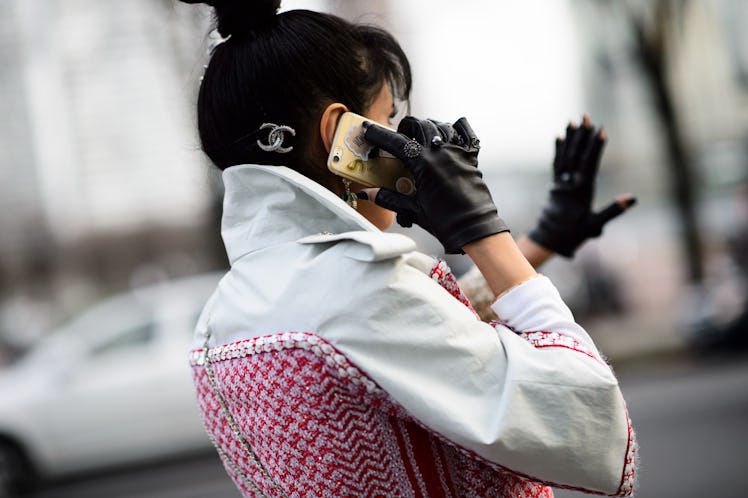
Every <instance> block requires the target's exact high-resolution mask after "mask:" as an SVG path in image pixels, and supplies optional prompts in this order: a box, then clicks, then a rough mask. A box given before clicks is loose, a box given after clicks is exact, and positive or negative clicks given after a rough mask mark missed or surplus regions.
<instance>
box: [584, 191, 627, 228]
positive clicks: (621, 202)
mask: <svg viewBox="0 0 748 498" xmlns="http://www.w3.org/2000/svg"><path fill="white" fill-rule="evenodd" d="M634 204H636V197H632V196H623V197H619V198H618V199H616V200H615V201H613V202H611V203H610V204H608V205H607V206H606V207H605V208H604V209H601V210H600V211H598V212H597V213H593V214H592V216H590V217H589V219H588V221H587V233H588V235H589V236H591V237H597V236H598V235H600V234H601V233H602V231H603V226H604V225H605V224H606V223H608V222H609V221H610V220H612V219H613V218H615V217H617V216H620V215H621V214H622V213H624V212H625V211H626V210H628V209H629V208H630V207H631V206H633V205H634Z"/></svg>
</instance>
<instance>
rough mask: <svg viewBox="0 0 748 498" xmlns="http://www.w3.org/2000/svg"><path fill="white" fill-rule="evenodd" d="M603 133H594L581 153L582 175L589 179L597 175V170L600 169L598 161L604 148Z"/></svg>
mask: <svg viewBox="0 0 748 498" xmlns="http://www.w3.org/2000/svg"><path fill="white" fill-rule="evenodd" d="M605 142H606V139H605V132H604V130H602V129H601V130H600V131H599V132H598V133H595V134H594V135H593V137H592V138H591V139H590V140H589V143H588V144H587V148H586V150H585V151H584V152H583V153H582V161H581V163H582V164H583V171H582V172H583V173H584V174H585V175H587V176H589V177H594V176H596V175H597V170H598V168H599V167H600V159H601V158H602V155H603V149H604V148H605Z"/></svg>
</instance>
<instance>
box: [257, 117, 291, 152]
mask: <svg viewBox="0 0 748 498" xmlns="http://www.w3.org/2000/svg"><path fill="white" fill-rule="evenodd" d="M267 128H271V130H270V132H269V133H268V141H267V143H266V144H264V143H262V142H260V141H259V140H258V141H257V145H258V146H259V147H260V148H261V149H262V150H264V151H265V152H278V153H279V154H285V153H287V152H291V151H292V150H293V146H291V147H283V141H284V140H285V139H286V135H285V132H288V133H290V134H291V136H294V137H295V136H296V130H294V129H293V128H291V127H290V126H286V125H277V124H273V123H262V126H260V129H261V130H265V129H267Z"/></svg>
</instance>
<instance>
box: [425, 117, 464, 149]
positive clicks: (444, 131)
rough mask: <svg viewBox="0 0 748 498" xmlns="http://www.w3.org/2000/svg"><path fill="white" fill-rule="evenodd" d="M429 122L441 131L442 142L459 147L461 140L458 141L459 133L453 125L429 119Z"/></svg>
mask: <svg viewBox="0 0 748 498" xmlns="http://www.w3.org/2000/svg"><path fill="white" fill-rule="evenodd" d="M429 121H431V122H432V123H434V125H435V126H436V127H437V128H438V129H439V134H440V135H441V137H442V140H444V143H447V144H455V145H459V140H461V139H458V137H457V132H456V131H455V129H454V127H453V126H452V125H451V124H449V123H444V122H442V121H435V120H433V119H429Z"/></svg>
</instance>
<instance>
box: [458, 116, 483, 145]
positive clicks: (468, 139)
mask: <svg viewBox="0 0 748 498" xmlns="http://www.w3.org/2000/svg"><path fill="white" fill-rule="evenodd" d="M453 127H454V129H455V131H456V132H457V135H458V136H459V137H460V138H461V139H462V140H463V141H464V142H465V143H464V146H465V147H467V149H468V150H469V151H471V152H472V151H476V150H478V149H480V140H478V136H477V135H476V134H475V132H474V131H473V127H472V126H470V123H468V120H467V119H466V118H460V119H458V120H457V121H455V123H454V125H453Z"/></svg>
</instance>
